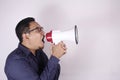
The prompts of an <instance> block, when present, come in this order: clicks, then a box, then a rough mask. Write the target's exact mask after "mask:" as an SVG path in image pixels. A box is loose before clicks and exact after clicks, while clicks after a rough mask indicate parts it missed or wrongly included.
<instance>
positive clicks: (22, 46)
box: [18, 43, 32, 56]
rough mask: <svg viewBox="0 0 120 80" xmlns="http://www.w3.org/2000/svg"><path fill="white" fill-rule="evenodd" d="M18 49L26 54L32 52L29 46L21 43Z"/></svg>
mask: <svg viewBox="0 0 120 80" xmlns="http://www.w3.org/2000/svg"><path fill="white" fill-rule="evenodd" d="M18 49H20V50H21V51H22V52H23V53H25V55H26V56H28V55H30V54H32V53H31V52H30V50H29V49H28V48H27V47H25V46H24V45H22V44H20V43H19V44H18Z"/></svg>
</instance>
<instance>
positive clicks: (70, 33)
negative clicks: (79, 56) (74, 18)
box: [46, 25, 78, 44]
mask: <svg viewBox="0 0 120 80" xmlns="http://www.w3.org/2000/svg"><path fill="white" fill-rule="evenodd" d="M46 40H47V41H48V42H51V43H55V44H57V43H59V42H60V41H64V40H65V41H73V42H75V43H76V44H78V28H77V26H76V25H75V26H74V28H73V29H71V30H67V31H60V30H53V31H52V30H51V31H50V32H48V33H46Z"/></svg>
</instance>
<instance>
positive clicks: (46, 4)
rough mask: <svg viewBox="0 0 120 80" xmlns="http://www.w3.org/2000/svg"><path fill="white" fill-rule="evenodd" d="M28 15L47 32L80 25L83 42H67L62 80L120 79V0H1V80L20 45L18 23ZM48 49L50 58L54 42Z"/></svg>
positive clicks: (81, 40) (63, 58) (46, 45)
mask: <svg viewBox="0 0 120 80" xmlns="http://www.w3.org/2000/svg"><path fill="white" fill-rule="evenodd" d="M26 17H34V18H35V19H36V21H37V22H38V23H39V24H40V25H42V26H43V27H44V30H45V31H46V32H48V31H50V30H61V31H64V30H69V29H73V27H74V25H77V26H78V30H79V44H78V45H76V44H75V43H74V42H71V41H65V43H66V45H67V48H68V50H67V53H66V54H65V55H64V56H63V57H62V58H61V60H60V64H61V74H60V79H59V80H120V0H0V80H7V78H6V76H5V73H4V65H5V61H6V57H7V56H8V54H9V53H10V52H11V51H13V50H14V49H15V48H16V47H17V46H18V39H17V37H16V34H15V26H16V24H17V23H18V22H19V21H20V20H21V19H23V18H26ZM68 36H70V35H68ZM44 51H45V52H46V53H47V55H48V57H50V43H48V42H46V43H45V48H44Z"/></svg>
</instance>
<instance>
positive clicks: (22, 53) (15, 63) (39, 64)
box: [5, 44, 60, 80]
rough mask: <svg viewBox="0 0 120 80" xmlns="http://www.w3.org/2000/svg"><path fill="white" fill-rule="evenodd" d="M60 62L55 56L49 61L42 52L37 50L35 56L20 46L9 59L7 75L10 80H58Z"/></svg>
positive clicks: (6, 65) (6, 68)
mask: <svg viewBox="0 0 120 80" xmlns="http://www.w3.org/2000/svg"><path fill="white" fill-rule="evenodd" d="M58 62H59V59H58V58H56V57H54V56H51V57H50V59H49V60H48V58H47V56H46V54H45V53H44V52H43V51H42V50H36V55H35V56H34V55H33V54H32V53H31V52H30V51H29V50H28V49H27V48H26V47H24V46H23V45H21V44H19V46H18V48H17V49H15V50H14V51H13V52H12V53H10V54H9V55H8V57H7V60H6V64H5V73H6V75H7V78H8V80H58V78H59V74H60V65H59V63H58Z"/></svg>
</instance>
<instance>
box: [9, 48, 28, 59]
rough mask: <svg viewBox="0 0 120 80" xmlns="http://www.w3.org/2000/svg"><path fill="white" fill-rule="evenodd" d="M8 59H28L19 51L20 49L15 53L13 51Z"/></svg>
mask: <svg viewBox="0 0 120 80" xmlns="http://www.w3.org/2000/svg"><path fill="white" fill-rule="evenodd" d="M7 58H8V59H21V58H26V55H25V54H24V53H23V52H22V51H21V50H19V49H18V48H16V49H15V50H14V51H12V52H11V53H10V54H9V55H8V57H7Z"/></svg>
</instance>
